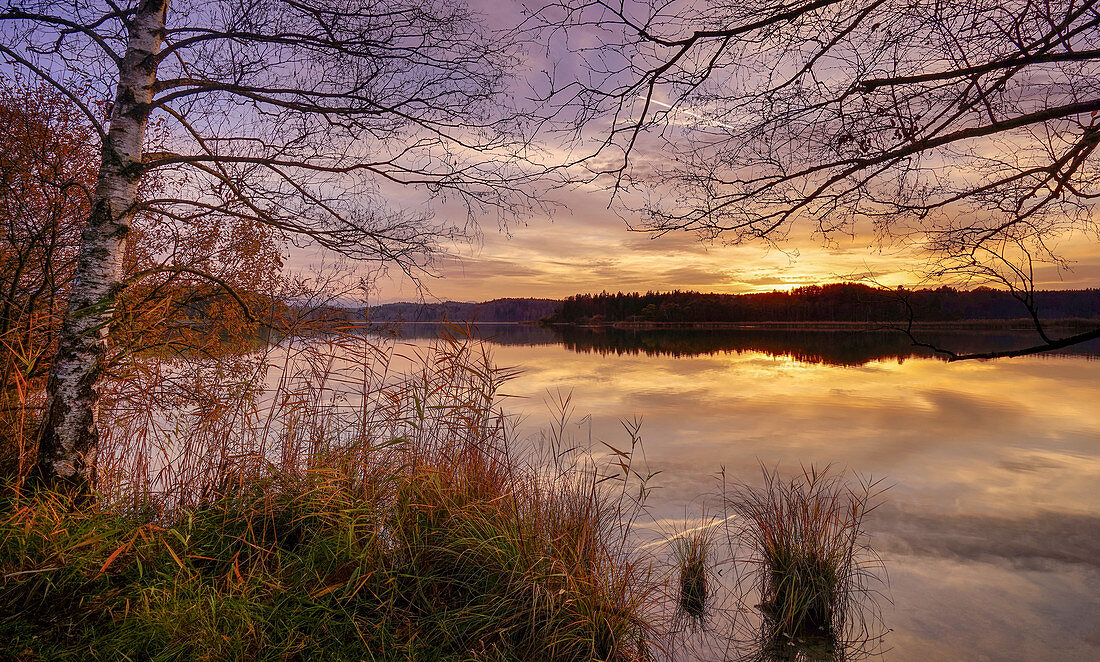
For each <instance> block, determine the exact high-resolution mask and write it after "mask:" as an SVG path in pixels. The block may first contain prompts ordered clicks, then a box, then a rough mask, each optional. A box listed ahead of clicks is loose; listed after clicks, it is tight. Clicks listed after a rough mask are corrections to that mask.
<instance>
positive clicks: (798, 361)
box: [408, 327, 1100, 661]
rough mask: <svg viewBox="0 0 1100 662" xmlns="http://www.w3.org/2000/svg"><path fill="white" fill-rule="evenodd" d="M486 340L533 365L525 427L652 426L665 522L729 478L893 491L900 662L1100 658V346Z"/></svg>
mask: <svg viewBox="0 0 1100 662" xmlns="http://www.w3.org/2000/svg"><path fill="white" fill-rule="evenodd" d="M478 332H479V334H480V335H482V336H483V337H485V338H488V339H489V340H490V342H492V343H493V345H494V355H495V358H496V361H497V363H499V364H502V365H509V366H517V367H521V368H522V370H523V372H522V374H521V375H520V376H519V377H518V378H516V379H515V380H514V381H512V382H510V383H509V384H508V385H507V387H506V389H505V390H506V392H507V393H508V394H509V395H512V396H515V397H513V398H510V399H508V400H507V403H506V406H507V408H508V409H509V411H511V412H514V413H516V414H520V415H522V416H523V417H524V418H525V423H524V425H525V426H526V427H527V428H528V429H538V428H539V427H541V426H543V425H545V424H546V422H547V421H548V420H549V418H550V416H551V413H550V410H549V409H548V407H547V404H546V402H547V394H548V393H552V394H553V393H565V392H569V393H571V394H572V403H573V405H574V407H575V411H576V413H575V415H574V417H573V421H574V422H573V431H574V432H575V434H576V435H578V436H587V435H589V434H591V435H592V436H593V437H594V438H596V439H603V440H606V441H608V442H609V443H612V444H616V443H622V442H623V441H624V440H625V439H626V435H625V433H624V431H623V427H622V424H621V421H622V420H632V419H635V418H640V419H641V420H642V429H641V434H642V439H643V443H644V449H645V453H646V456H647V459H648V462H649V466H650V468H651V469H652V470H660V471H661V472H662V473H661V474H660V475H659V476H658V477H657V478H656V479H655V481H656V482H657V483H658V484H659V486H660V488H659V489H658V490H657V491H656V492H655V493H654V495H653V496H652V497H651V500H650V501H649V506H650V509H651V511H652V514H653V517H654V518H655V519H656V520H657V521H658V522H660V523H662V525H664V526H670V525H673V524H672V523H675V522H676V521H678V520H679V521H683V520H685V519H686V520H688V521H690V520H692V519H693V518H697V517H698V510H699V505H700V503H701V501H700V495H703V494H705V493H708V492H709V493H710V494H711V495H713V494H715V493H716V491H717V487H718V481H717V478H716V475H717V474H718V473H719V471H720V470H721V469H722V468H724V469H725V472H726V474H727V475H728V476H733V477H739V478H745V479H749V480H753V479H756V477H758V476H759V471H760V469H759V467H760V463H763V464H765V465H768V466H773V465H779V466H780V468H781V469H786V470H787V471H796V470H798V468H799V466H800V465H802V464H806V465H808V464H810V463H813V464H816V465H819V466H820V465H825V464H830V463H831V464H833V465H836V466H840V467H846V468H848V469H850V470H851V471H854V472H857V473H858V474H860V475H863V476H875V477H885V478H886V479H887V482H888V483H890V484H892V487H891V489H890V490H889V491H888V492H887V495H886V502H885V504H884V505H883V506H882V507H881V508H880V509H879V510H877V511H875V512H874V513H873V514H872V515H871V516H870V518H869V529H870V531H871V535H872V544H873V545H874V547H875V548H876V549H877V550H878V551H879V552H880V554H881V555H882V557H883V559H884V561H885V563H886V566H887V568H888V571H889V579H890V589H889V594H890V596H891V597H892V599H893V605H890V604H884V605H883V611H884V614H883V617H884V620H885V623H886V626H887V627H888V628H890V632H889V633H888V634H887V637H886V640H885V645H884V647H885V648H886V649H888V650H887V652H886V653H885V654H884V659H887V660H896V661H909V660H913V661H917V660H920V661H925V660H1100V618H1098V617H1100V361H1098V360H1097V355H1098V354H1100V351H1098V348H1097V347H1096V346H1093V347H1085V348H1081V349H1078V350H1076V351H1075V353H1069V354H1062V355H1048V356H1043V357H1031V358H1020V359H1011V360H1000V361H988V362H961V363H952V364H948V363H946V362H944V361H941V360H937V359H934V358H930V357H928V356H925V355H919V354H915V353H914V352H913V351H912V350H911V349H910V348H909V347H908V343H907V342H905V341H904V340H903V339H900V338H895V337H891V336H887V335H885V334H861V333H855V332H824V331H768V330H757V331H745V332H697V333H671V332H665V333H627V332H618V333H595V332H583V331H570V332H568V333H566V334H564V335H563V334H561V333H553V332H550V331H547V330H542V329H532V328H523V327H482V328H481V329H479V331H478ZM408 333H410V335H411V336H412V337H414V338H416V337H418V336H419V337H424V336H427V335H433V334H434V331H432V330H411V331H408ZM936 340H938V341H940V342H942V343H944V344H953V346H954V347H959V348H962V349H970V350H973V349H979V348H983V347H984V346H986V345H989V346H1008V345H1009V344H1011V343H1013V342H1021V341H1022V342H1026V338H1025V339H1021V338H1014V337H1013V336H1012V334H995V337H993V338H992V339H989V338H987V337H986V336H983V335H982V334H976V333H969V334H962V333H954V334H952V333H942V334H939V335H938V336H937V337H936ZM412 342H422V341H420V340H413V341H412Z"/></svg>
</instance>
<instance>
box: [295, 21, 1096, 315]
mask: <svg viewBox="0 0 1100 662" xmlns="http://www.w3.org/2000/svg"><path fill="white" fill-rule="evenodd" d="M687 4H690V2H689V3H687ZM471 5H472V6H473V8H474V9H475V10H480V11H481V12H482V13H483V14H484V15H485V16H486V17H488V19H489V20H490V21H491V22H495V23H498V24H499V25H507V24H511V23H513V22H517V21H519V20H521V19H520V16H519V14H518V11H517V10H518V7H519V3H509V2H503V3H502V2H499V1H498V0H492V1H491V2H490V1H489V0H472V2H471ZM577 34H578V33H573V35H572V36H573V37H576V36H577ZM579 34H580V36H582V37H583V36H584V34H583V33H579ZM583 45H585V42H584V40H583V39H575V40H574V41H573V42H570V43H569V44H565V43H564V42H558V43H556V44H554V45H553V51H554V52H552V53H546V52H539V50H538V49H534V50H529V51H528V53H527V57H528V62H527V69H528V72H529V73H533V74H534V75H537V74H538V72H539V70H540V69H541V70H549V69H551V68H553V69H554V70H555V75H558V76H565V77H568V76H569V75H571V74H576V73H577V72H578V71H580V70H581V69H583V67H584V64H583V63H582V62H580V61H579V60H578V59H577V58H576V57H575V54H574V53H572V51H571V49H573V48H575V47H576V46H583ZM647 149H650V148H647V147H645V146H642V147H640V148H639V149H638V150H637V151H636V153H635V155H634V156H633V157H632V159H633V161H634V163H633V165H635V166H637V165H638V164H639V163H641V164H642V165H643V166H644V165H645V163H644V161H645V160H646V159H660V158H661V154H660V152H659V151H658V150H652V149H650V151H648V152H647V151H646V150H647ZM548 195H549V196H550V201H551V202H552V203H554V204H556V205H557V206H558V207H557V209H556V211H555V212H554V213H553V215H552V217H551V216H550V215H548V214H545V213H541V212H538V211H535V212H533V213H532V214H531V215H530V216H529V217H527V218H524V219H519V220H514V221H512V222H510V223H508V224H507V225H506V226H504V227H502V226H500V225H499V224H498V222H497V220H496V219H495V218H490V217H485V218H481V219H475V220H478V221H479V222H478V223H477V227H478V228H479V229H478V231H477V232H476V234H475V236H473V237H471V238H470V239H469V240H468V241H462V242H455V243H454V244H451V245H447V246H443V247H442V248H443V255H442V257H441V259H440V260H439V261H438V262H437V264H436V270H435V272H436V276H437V277H430V278H425V279H423V280H421V281H420V282H419V283H414V282H412V281H411V280H410V279H408V278H405V277H401V276H400V274H393V273H391V274H390V277H387V278H383V279H380V280H378V281H377V282H376V289H375V291H374V292H372V293H371V299H373V300H374V301H375V302H380V303H381V302H390V301H399V300H420V299H423V300H428V301H435V300H455V301H484V300H488V299H493V298H500V297H548V298H564V297H568V296H570V295H573V294H577V293H583V292H600V291H605V290H606V291H620V290H621V291H647V290H661V291H666V290H674V289H680V290H697V291H707V292H723V293H749V292H761V291H771V290H773V289H779V290H783V289H790V288H793V287H798V286H802V285H810V284H817V283H825V282H837V281H846V280H859V279H863V280H865V281H870V282H872V283H877V284H880V285H884V286H897V285H904V286H907V287H922V286H931V287H935V286H939V285H942V284H949V285H954V286H963V287H965V286H968V285H974V284H975V283H972V282H971V283H967V282H964V281H960V280H958V279H954V280H952V279H946V280H945V279H943V278H938V279H934V278H929V277H928V276H927V275H926V272H927V271H928V268H929V265H928V262H927V260H926V259H925V257H924V256H923V255H922V253H921V251H920V249H919V247H918V246H911V245H909V246H907V245H905V244H904V243H902V242H900V241H899V242H894V243H886V244H883V243H881V242H880V241H879V240H878V239H876V238H875V236H874V234H873V232H872V231H871V228H870V226H869V224H862V223H861V222H859V221H857V223H856V225H855V227H853V228H851V230H850V232H849V233H848V234H838V235H835V236H832V237H830V241H829V243H825V242H823V241H822V239H821V238H820V237H815V236H812V235H811V230H810V228H808V227H807V226H805V225H801V226H800V225H797V224H796V225H795V227H794V229H793V231H792V232H791V233H790V234H789V236H787V237H786V238H785V239H784V240H783V241H781V242H780V243H779V244H778V245H774V246H773V245H764V244H761V243H749V244H745V245H736V246H733V245H728V244H727V243H723V242H722V241H721V239H719V240H718V241H701V240H699V239H698V238H697V237H696V236H695V235H693V234H690V233H687V232H672V233H669V234H667V235H664V236H660V237H654V236H652V235H649V234H645V233H640V232H634V231H631V229H630V227H629V226H630V224H636V223H637V222H638V221H639V218H638V217H637V216H636V215H631V213H630V212H629V211H626V210H625V209H624V208H625V207H626V206H629V205H623V204H617V203H613V201H612V199H611V194H610V193H609V191H608V190H607V189H606V188H603V187H597V186H593V185H578V186H575V187H572V188H565V189H558V190H554V191H553V192H552V193H550V194H548ZM405 196H406V194H405V193H403V192H394V193H393V194H391V195H387V196H386V197H387V198H389V199H390V200H397V201H400V200H402V199H403V198H404V199H405V200H406V202H405V203H404V204H407V205H409V206H410V207H411V208H418V206H419V205H422V204H423V203H422V202H419V201H416V200H414V199H413V198H411V197H405ZM618 202H622V201H621V200H619V201H618ZM399 204H401V203H400V202H399ZM436 213H437V214H438V215H442V216H443V217H446V216H447V215H453V216H455V217H456V218H458V217H459V216H461V215H462V214H464V213H465V212H464V210H461V209H454V208H448V207H447V206H446V205H444V206H442V207H439V208H438V209H437V212H436ZM1098 239H1100V238H1098V237H1096V236H1086V235H1084V234H1074V235H1070V236H1064V237H1059V238H1053V245H1052V248H1053V249H1054V252H1055V253H1056V254H1058V255H1060V256H1061V257H1063V258H1065V259H1066V260H1067V263H1066V264H1067V266H1068V267H1069V268H1068V269H1059V268H1055V267H1053V266H1048V267H1040V268H1039V269H1038V270H1037V272H1036V274H1035V284H1036V286H1037V287H1038V288H1040V289H1074V288H1088V287H1098V286H1100V241H1098ZM311 259H313V258H312V257H311V256H310V255H309V254H308V253H305V254H298V255H294V256H291V260H290V265H291V266H292V267H295V266H298V265H302V264H305V263H308V262H309V261H310V260H311ZM391 271H392V270H391Z"/></svg>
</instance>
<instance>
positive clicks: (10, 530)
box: [0, 332, 660, 660]
mask: <svg viewBox="0 0 1100 662" xmlns="http://www.w3.org/2000/svg"><path fill="white" fill-rule="evenodd" d="M145 374H146V375H147V376H148V381H147V382H144V383H143V385H142V387H141V388H133V385H122V386H119V387H118V390H117V391H116V392H115V394H113V395H112V398H111V399H110V400H109V401H108V405H109V409H108V410H107V411H106V412H105V414H106V415H105V417H104V418H105V422H106V425H105V426H104V427H105V429H107V430H109V431H110V432H109V434H108V435H107V438H106V439H105V442H104V449H103V451H102V452H101V457H103V458H105V460H104V465H103V469H104V470H103V471H102V472H101V475H102V476H103V482H102V483H101V485H100V491H101V493H100V498H99V499H98V500H97V501H96V502H95V503H94V504H92V505H86V506H82V507H80V508H74V507H73V504H72V503H68V502H66V501H65V499H64V497H63V496H60V495H49V494H43V493H39V494H36V495H33V496H30V495H26V494H22V493H20V492H19V491H18V490H15V489H11V490H8V492H6V493H5V496H4V499H3V502H2V504H0V577H2V581H0V642H3V644H0V646H7V651H9V652H11V653H12V654H13V655H16V654H18V655H23V656H24V657H26V658H27V659H89V658H91V659H105V660H117V659H194V660H229V659H337V660H338V659H347V660H360V659H392V660H397V659H425V660H429V659H430V660H435V659H439V660H448V659H454V660H460V659H479V660H481V659H487V660H495V659H499V660H545V659H554V660H641V659H646V658H647V657H648V656H649V655H650V653H651V651H653V650H656V649H657V648H658V647H659V645H660V642H659V640H658V636H657V635H658V633H657V631H656V629H655V628H654V627H653V623H652V622H653V619H652V618H650V617H649V615H648V612H647V610H649V609H650V608H651V606H652V604H653V595H652V593H651V591H652V586H653V583H652V582H651V581H650V579H649V573H650V569H649V567H648V566H647V565H645V564H642V563H638V562H637V561H636V560H634V559H632V558H631V556H630V554H629V546H628V544H627V541H626V538H625V536H624V533H625V532H624V529H623V521H624V516H623V515H624V513H623V500H622V495H623V494H624V490H625V482H623V481H625V479H623V478H622V477H621V476H620V475H619V474H620V471H621V470H620V469H619V467H621V466H622V465H623V463H622V462H617V463H616V464H614V465H613V466H614V467H615V469H614V471H610V470H608V469H607V467H606V466H603V467H602V468H601V466H597V465H595V464H592V462H591V461H590V460H588V459H585V460H581V459H577V460H576V461H569V460H568V459H567V458H568V457H570V456H573V457H578V456H577V454H576V453H573V452H565V451H564V450H559V452H558V453H557V455H556V458H555V461H554V462H552V463H549V464H547V463H545V462H539V461H538V460H537V458H535V457H531V456H527V455H526V454H525V453H523V452H520V451H519V450H517V449H515V448H513V444H512V440H511V437H510V422H509V420H508V419H507V418H506V417H505V416H504V415H503V413H502V412H501V410H500V408H499V398H500V393H499V388H500V386H501V384H502V383H504V382H505V380H506V379H507V378H508V377H509V375H510V374H511V371H509V370H507V369H500V368H498V367H495V366H494V365H493V362H492V357H491V356H490V355H489V353H488V349H487V346H485V345H481V344H477V343H469V342H464V341H463V340H462V339H461V338H457V337H452V338H450V339H448V340H445V341H443V342H440V343H437V344H435V345H433V346H432V347H429V348H426V349H424V348H421V349H414V348H402V347H401V346H400V345H395V344H392V343H390V344H386V343H379V342H377V341H375V340H371V339H370V338H367V337H366V336H363V335H362V334H358V333H352V332H348V333H334V334H330V335H328V336H326V337H324V338H314V339H312V340H309V341H306V340H303V339H300V338H288V339H285V340H284V341H283V342H282V343H281V344H280V345H278V346H277V347H275V348H271V349H268V350H265V352H264V353H259V354H256V355H250V356H241V357H235V358H234V357H229V358H225V359H222V360H219V361H217V362H210V363H208V364H205V365H204V364H202V363H201V362H192V363H190V364H187V365H179V366H176V365H165V364H164V363H161V364H160V365H156V366H148V367H147V369H146V373H145ZM124 387H125V388H124ZM173 406H175V408H173ZM559 446H560V444H559ZM623 456H625V457H627V458H629V452H622V455H615V457H616V458H617V460H622V459H623ZM619 482H623V485H622V486H620V485H619Z"/></svg>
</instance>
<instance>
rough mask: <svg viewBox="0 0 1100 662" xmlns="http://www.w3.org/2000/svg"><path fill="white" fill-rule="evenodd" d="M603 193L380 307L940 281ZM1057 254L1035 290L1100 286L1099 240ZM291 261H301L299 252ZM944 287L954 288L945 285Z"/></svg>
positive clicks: (402, 281)
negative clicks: (744, 236)
mask: <svg viewBox="0 0 1100 662" xmlns="http://www.w3.org/2000/svg"><path fill="white" fill-rule="evenodd" d="M606 200H607V195H606V194H603V195H602V196H601V194H600V193H595V192H589V193H575V194H572V195H570V196H569V199H568V200H567V202H568V203H570V205H571V207H570V209H568V210H567V211H562V212H559V213H557V214H556V215H555V217H554V218H553V219H549V218H546V217H538V218H534V219H531V220H529V221H528V222H527V223H526V224H524V225H516V226H513V227H510V228H508V230H507V231H502V230H498V229H497V228H496V223H495V221H493V222H491V223H490V224H489V226H488V227H486V228H483V229H482V232H481V236H480V238H479V239H477V240H475V241H473V242H470V243H466V244H456V245H454V246H452V247H451V251H450V254H449V255H448V256H447V257H445V258H443V259H442V260H441V262H440V264H439V277H437V278H429V279H425V280H423V281H422V282H421V289H420V290H418V289H417V287H416V286H415V285H414V284H413V283H412V282H410V281H409V280H408V279H407V278H398V277H392V278H389V279H384V280H382V281H380V282H379V284H378V291H377V292H375V293H374V294H373V297H372V298H374V300H375V301H376V302H378V303H385V302H391V301H407V300H418V299H420V298H423V299H425V300H428V301H434V300H451V301H486V300H489V299H495V298H502V297H546V298H565V297H568V296H571V295H573V294H578V293H583V292H600V291H604V290H606V291H611V292H614V291H620V290H621V291H643V292H644V291H647V290H660V291H666V290H674V289H680V290H696V291H703V292H723V293H734V294H736V293H748V292H765V291H771V290H776V289H778V290H785V289H790V288H793V287H798V286H802V285H812V284H818V283H826V282H837V281H845V280H852V279H857V278H871V279H873V282H876V283H879V284H882V285H885V286H891V287H892V286H896V285H905V286H906V287H919V286H938V285H940V284H943V282H944V281H942V280H930V279H928V278H926V277H925V276H924V275H923V274H922V271H923V270H924V269H925V268H926V266H927V265H926V263H925V262H924V261H923V260H922V259H921V256H920V255H919V253H917V252H916V251H914V250H912V249H906V248H904V247H896V246H894V247H880V246H878V245H877V244H876V243H875V241H874V239H873V238H872V237H870V236H853V237H842V238H839V239H838V240H837V245H833V246H825V245H822V242H821V241H820V240H819V239H816V238H813V237H809V236H792V237H790V238H789V240H788V241H786V242H784V244H782V245H781V247H780V248H774V247H768V246H764V245H760V244H747V245H742V246H726V245H723V244H721V243H710V242H702V241H699V240H698V239H697V238H696V237H695V236H694V235H692V234H689V233H680V234H670V235H665V236H663V237H659V238H653V237H651V236H649V235H647V234H643V233H638V232H632V231H630V230H629V229H628V227H627V224H626V222H625V221H624V220H623V219H621V218H619V217H618V216H617V215H616V214H615V213H614V212H612V211H609V210H607V209H606ZM1063 247H1064V249H1063V251H1062V252H1063V254H1065V255H1066V256H1067V257H1068V258H1069V259H1071V260H1074V261H1076V264H1073V265H1072V270H1070V271H1059V270H1056V269H1054V268H1047V269H1043V270H1041V271H1040V272H1039V274H1038V278H1037V285H1038V287H1039V288H1041V289H1078V288H1089V287H1097V286H1100V246H1098V245H1097V243H1096V242H1095V240H1091V239H1089V238H1087V237H1074V238H1070V239H1067V240H1066V241H1065V242H1063ZM304 257H306V256H298V259H296V260H292V261H291V262H292V265H293V264H301V263H302V262H303V260H302V258H304ZM948 283H949V284H956V285H957V284H958V283H954V282H950V281H949V282H948Z"/></svg>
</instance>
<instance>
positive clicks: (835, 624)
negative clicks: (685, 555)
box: [727, 466, 882, 642]
mask: <svg viewBox="0 0 1100 662" xmlns="http://www.w3.org/2000/svg"><path fill="white" fill-rule="evenodd" d="M763 477H764V481H763V487H753V486H749V485H746V484H740V485H736V486H734V487H733V488H732V489H731V490H730V491H729V492H728V494H727V501H728V505H729V507H730V509H731V510H732V511H733V512H734V513H736V514H737V515H738V519H737V520H736V521H737V522H738V524H737V528H738V533H739V535H740V536H742V538H741V539H742V540H744V541H747V542H748V543H749V544H750V545H751V547H752V549H753V554H754V557H753V559H752V560H753V562H754V563H755V565H756V567H757V568H758V575H757V577H758V588H759V594H760V598H761V603H760V605H759V606H760V608H761V610H762V612H763V620H764V623H765V629H768V630H770V631H771V634H772V635H779V636H784V637H787V638H790V639H796V640H802V641H810V640H815V641H826V642H828V641H836V640H837V639H838V638H841V637H843V638H845V639H847V638H848V637H849V635H850V632H848V631H846V628H848V627H849V626H852V627H854V628H856V629H860V630H861V631H866V629H867V628H866V625H867V623H866V620H867V619H868V618H870V617H871V612H874V611H875V609H874V593H873V592H872V591H871V590H869V588H868V586H869V584H870V583H872V582H873V581H875V580H878V574H877V573H878V570H879V569H880V568H881V567H882V564H881V561H880V560H879V559H878V557H877V556H876V555H875V553H874V551H873V550H872V549H871V548H870V547H868V546H867V544H866V533H865V531H864V529H863V522H864V518H865V516H866V515H867V514H868V513H869V512H871V511H872V510H873V509H874V508H875V504H876V502H877V497H878V496H879V495H880V494H881V492H882V488H881V487H880V482H879V481H859V482H857V483H856V484H855V485H852V484H851V483H850V482H849V481H846V480H845V479H844V477H843V476H840V475H837V474H835V473H833V472H831V471H830V468H829V467H826V468H824V469H817V468H815V467H813V466H811V467H810V468H808V469H807V468H803V470H802V472H801V473H799V474H796V475H795V476H793V477H791V478H790V479H784V478H782V477H781V476H780V475H779V473H778V471H777V470H772V471H769V470H767V469H764V470H763Z"/></svg>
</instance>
